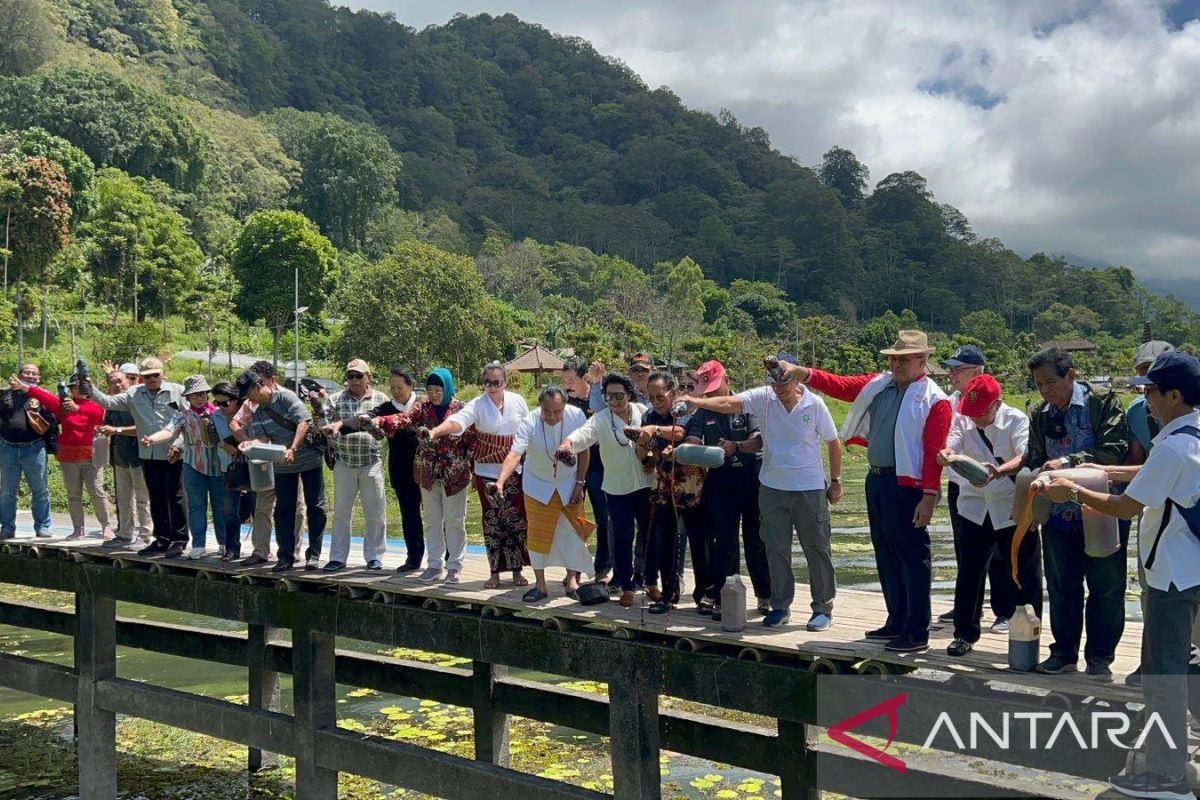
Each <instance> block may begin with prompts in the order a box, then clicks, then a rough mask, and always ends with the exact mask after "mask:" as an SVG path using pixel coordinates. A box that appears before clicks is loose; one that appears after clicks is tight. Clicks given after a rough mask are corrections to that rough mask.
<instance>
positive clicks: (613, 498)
mask: <svg viewBox="0 0 1200 800" xmlns="http://www.w3.org/2000/svg"><path fill="white" fill-rule="evenodd" d="M607 497H608V520H609V524H610V525H611V526H612V528H611V530H612V545H613V546H612V557H613V576H612V579H613V582H614V583H616V584H617V585H618V586H620V587H621V591H624V592H632V591H633V590H634V589H635V588H637V579H638V577H639V576H638V575H635V572H636V567H635V562H636V560H637V558H636V555H635V553H634V542H635V541H637V542H647V541H649V538H650V531H649V530H648V528H649V527H650V490H649V489H638V490H637V491H635V492H631V493H630V494H610V495H607Z"/></svg>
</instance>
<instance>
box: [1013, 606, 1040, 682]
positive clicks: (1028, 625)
mask: <svg viewBox="0 0 1200 800" xmlns="http://www.w3.org/2000/svg"><path fill="white" fill-rule="evenodd" d="M1041 638H1042V621H1041V620H1040V619H1038V616H1037V614H1035V613H1034V611H1033V606H1031V605H1029V604H1028V603H1027V604H1025V605H1023V606H1021V607H1020V608H1018V609H1017V613H1015V614H1013V616H1012V619H1010V620H1009V621H1008V667H1009V669H1014V670H1017V671H1018V672H1030V671H1032V670H1033V668H1034V667H1036V666H1037V663H1038V648H1039V646H1040V644H1041Z"/></svg>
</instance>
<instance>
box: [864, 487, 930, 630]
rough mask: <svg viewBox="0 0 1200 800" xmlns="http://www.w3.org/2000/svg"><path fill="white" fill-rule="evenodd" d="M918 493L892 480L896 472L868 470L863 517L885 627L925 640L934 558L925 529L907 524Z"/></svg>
mask: <svg viewBox="0 0 1200 800" xmlns="http://www.w3.org/2000/svg"><path fill="white" fill-rule="evenodd" d="M921 497H922V493H921V490H920V489H917V488H914V487H911V486H901V485H900V484H899V483H897V481H896V476H895V474H888V475H877V474H875V473H868V474H867V520H868V522H869V523H870V526H871V544H872V545H873V546H874V548H875V568H876V570H877V571H878V573H879V584H880V587H881V588H882V589H883V601H884V603H885V604H886V605H887V612H888V617H887V622H886V623H885V627H886V628H887V629H888V631H890V632H892V633H894V634H895V635H897V636H899V635H900V634H904V633H907V634H909V635H911V636H912V637H913V638H915V639H917V640H920V641H927V640H928V639H929V622H930V619H929V615H930V611H929V608H930V606H929V590H930V587H931V584H932V583H933V559H932V556H931V554H930V548H929V530H928V529H927V528H918V527H916V526H915V525H913V522H912V519H913V513H914V512H915V511H916V510H917V504H918V503H920V502H921Z"/></svg>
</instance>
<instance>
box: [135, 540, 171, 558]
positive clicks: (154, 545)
mask: <svg viewBox="0 0 1200 800" xmlns="http://www.w3.org/2000/svg"><path fill="white" fill-rule="evenodd" d="M165 552H167V546H166V545H165V544H163V543H162V542H159V541H154V542H151V543H150V545H149V546H148V547H143V548H142V549H141V550H138V551H137V554H138V555H139V556H157V555H161V554H163V553H165Z"/></svg>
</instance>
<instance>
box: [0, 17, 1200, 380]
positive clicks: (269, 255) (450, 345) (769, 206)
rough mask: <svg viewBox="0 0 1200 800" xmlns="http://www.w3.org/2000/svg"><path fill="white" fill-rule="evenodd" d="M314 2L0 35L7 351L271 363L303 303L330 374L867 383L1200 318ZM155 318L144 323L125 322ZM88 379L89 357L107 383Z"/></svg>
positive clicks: (928, 212)
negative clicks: (396, 370)
mask: <svg viewBox="0 0 1200 800" xmlns="http://www.w3.org/2000/svg"><path fill="white" fill-rule="evenodd" d="M402 22H403V21H402V20H399V21H398V20H396V19H394V18H392V17H390V16H388V15H379V14H375V13H372V12H366V11H360V12H351V11H349V10H347V9H345V8H334V7H331V6H330V5H329V4H328V3H327V2H326V1H325V0H206V1H205V2H201V0H5V2H4V3H3V4H2V5H0V224H3V226H4V228H3V239H0V247H2V248H3V257H4V300H5V302H4V305H3V307H2V308H0V317H2V318H3V319H0V341H4V342H10V341H11V340H12V339H13V338H14V336H18V335H19V336H22V337H25V338H26V339H27V341H26V345H27V346H28V345H29V344H30V342H34V343H36V342H37V339H38V337H37V335H36V332H37V331H38V330H39V329H40V330H41V331H42V332H43V333H42V338H43V340H44V336H45V333H44V331H45V329H46V326H47V325H48V323H49V321H50V320H51V319H56V318H58V317H59V316H62V315H69V314H71V313H75V312H82V311H85V310H87V309H91V310H92V312H93V313H95V312H96V311H97V310H98V309H102V310H103V312H104V314H106V315H109V316H110V317H111V326H110V330H109V332H108V333H107V334H106V336H105V337H104V338H103V339H102V340H101V343H100V345H97V346H98V347H100V346H103V347H105V348H108V349H109V351H110V352H109V353H105V355H110V354H120V353H121V352H124V351H126V350H128V351H131V353H132V351H143V352H144V351H146V350H152V349H155V346H156V344H155V343H156V341H158V339H156V331H157V327H156V326H155V324H154V322H153V320H155V319H158V318H165V317H167V316H170V315H183V316H184V317H185V318H186V320H187V324H188V325H189V327H190V328H191V329H192V330H193V331H194V332H196V333H197V334H198V335H200V336H202V338H204V339H206V340H207V342H208V344H209V345H210V346H212V347H216V346H218V345H224V343H225V342H226V341H227V339H228V340H232V334H231V333H230V329H231V326H232V325H233V321H234V320H240V321H241V323H242V324H243V325H244V324H255V325H256V324H260V323H261V324H264V325H266V326H268V327H270V328H271V329H273V331H274V333H275V337H274V344H275V347H276V348H277V349H278V347H279V346H280V341H281V339H283V341H284V343H285V344H286V335H285V328H286V326H287V325H289V324H290V323H291V320H292V284H291V279H292V274H293V270H294V269H299V270H300V274H301V283H302V285H301V295H302V296H301V304H302V305H306V306H308V307H309V312H308V314H307V315H306V316H305V318H304V322H305V325H306V326H307V328H308V330H309V331H310V335H309V336H307V337H306V338H305V342H306V350H307V352H306V353H305V354H304V355H305V356H307V357H310V358H330V359H332V358H344V357H346V356H348V355H351V354H354V355H362V356H365V357H367V358H370V359H373V360H378V361H383V362H385V363H390V362H394V361H405V362H407V363H411V364H412V365H414V366H415V367H417V368H424V367H426V366H429V365H431V364H433V363H435V362H442V363H448V364H450V365H451V366H454V367H456V368H458V369H471V370H474V368H475V367H476V366H478V365H479V364H480V363H482V362H483V361H485V360H487V359H489V358H491V357H493V356H497V355H506V354H511V353H512V351H513V349H514V347H515V344H514V343H515V342H516V340H517V339H518V338H519V337H524V338H526V339H536V340H538V341H541V342H543V343H545V344H547V345H549V346H551V347H567V346H570V347H574V348H575V349H576V350H577V351H579V352H580V353H581V354H584V355H589V356H590V355H596V356H600V357H606V358H615V357H617V356H618V355H619V354H620V353H622V352H625V353H628V352H631V351H633V350H638V349H653V350H654V351H655V352H656V353H659V354H660V356H666V355H668V354H670V355H672V356H673V357H674V358H676V359H682V360H695V359H697V358H700V357H711V356H717V357H721V358H725V359H726V360H728V361H729V362H731V364H733V365H734V366H735V368H740V369H749V368H750V365H751V364H752V363H753V362H754V360H755V359H756V358H757V356H758V355H760V354H761V353H762V352H764V351H765V350H767V349H769V348H774V347H778V346H784V347H787V348H789V349H794V350H797V351H799V352H800V353H801V354H803V355H804V356H805V357H806V358H810V359H812V360H814V361H816V362H818V363H821V364H824V365H826V366H831V367H833V368H836V369H866V368H870V367H872V366H873V365H874V364H875V360H876V356H875V355H874V353H875V351H876V350H877V349H878V347H879V346H880V345H881V344H884V343H885V342H887V341H888V340H890V338H891V336H893V335H894V332H895V330H896V329H898V328H899V327H901V326H902V325H921V326H922V327H925V328H927V329H929V330H932V331H936V332H937V334H938V335H937V336H936V337H935V338H936V341H937V343H938V344H939V346H940V347H942V348H943V349H949V348H950V347H952V346H953V344H954V342H955V341H977V342H980V343H982V344H983V345H984V346H985V349H986V351H987V352H988V353H989V355H990V356H991V358H992V359H993V360H994V361H996V362H997V363H998V365H999V366H1000V367H1001V369H1005V368H1007V369H1009V370H1012V369H1015V368H1017V367H1018V366H1019V364H1020V363H1021V361H1022V360H1023V358H1024V357H1025V356H1027V355H1028V354H1029V353H1030V352H1031V351H1032V350H1033V349H1035V348H1036V347H1037V345H1038V344H1039V343H1040V342H1042V341H1045V340H1048V339H1053V338H1065V337H1076V336H1082V337H1088V338H1090V339H1092V340H1093V341H1094V342H1095V343H1096V344H1097V345H1098V346H1099V348H1100V351H1099V354H1098V355H1097V356H1096V357H1095V358H1094V359H1092V360H1091V361H1090V362H1089V363H1088V364H1086V366H1087V367H1088V368H1090V369H1094V370H1105V371H1108V370H1111V371H1114V372H1115V373H1117V374H1122V373H1125V372H1128V371H1129V364H1128V362H1129V360H1130V357H1131V355H1132V350H1133V347H1134V346H1135V344H1136V343H1137V342H1138V341H1140V339H1141V337H1142V336H1143V333H1144V331H1146V330H1147V329H1149V330H1151V331H1152V332H1153V334H1154V335H1155V336H1157V337H1161V338H1166V339H1170V340H1172V341H1174V342H1176V343H1179V344H1182V345H1191V346H1193V347H1194V346H1195V344H1196V343H1198V342H1200V319H1198V318H1197V315H1195V314H1194V313H1192V312H1191V311H1189V310H1188V309H1187V308H1186V307H1185V306H1184V305H1183V304H1182V303H1180V302H1178V301H1176V300H1174V299H1173V298H1163V297H1160V296H1158V295H1155V294H1153V293H1151V292H1149V291H1147V290H1146V289H1145V288H1144V287H1142V286H1140V285H1139V284H1138V283H1137V282H1136V280H1135V279H1134V277H1133V274H1132V272H1131V271H1130V270H1129V269H1128V268H1125V267H1113V268H1108V269H1102V270H1089V269H1082V268H1077V267H1073V266H1070V265H1068V264H1066V263H1065V262H1064V261H1063V260H1062V259H1059V258H1053V257H1049V256H1046V255H1043V254H1037V255H1035V256H1033V257H1032V258H1029V259H1023V258H1021V257H1019V256H1018V255H1017V254H1015V253H1013V252H1012V251H1010V250H1008V249H1007V248H1006V247H1005V246H1004V245H1003V244H1002V243H1001V242H999V241H997V240H995V239H987V238H980V237H978V236H977V235H976V234H975V233H974V231H973V230H972V228H971V224H970V222H969V220H967V219H966V217H965V216H964V215H963V214H962V213H961V212H959V211H958V210H956V209H955V208H953V207H951V206H949V205H947V204H944V203H939V202H938V201H937V199H936V198H935V197H934V196H933V194H932V192H931V191H930V190H929V188H928V186H927V185H926V182H925V180H924V179H923V178H922V177H921V176H920V175H919V174H917V173H915V172H900V173H895V174H891V175H887V176H882V178H881V179H880V180H878V181H875V182H873V181H872V176H871V175H870V173H869V169H868V166H867V165H865V164H862V163H861V162H860V161H859V160H858V158H857V157H856V156H855V155H854V154H853V153H851V152H850V151H848V150H845V149H843V148H840V147H831V148H830V150H829V151H828V152H827V153H826V154H825V157H824V159H823V160H822V162H821V163H820V164H816V165H803V164H800V163H797V162H796V161H795V160H794V159H792V158H789V157H788V156H786V155H783V154H781V153H780V152H778V151H777V150H774V149H772V147H771V144H770V140H769V137H768V133H767V132H766V131H764V130H762V129H761V128H748V127H745V126H743V125H742V124H740V123H739V122H738V121H737V119H735V118H734V117H733V115H732V114H730V113H728V112H721V113H720V114H718V115H713V114H710V113H707V112H702V111H695V110H691V109H688V108H686V107H685V106H684V105H683V104H682V102H681V101H680V100H679V98H677V97H676V96H675V95H674V94H672V93H671V91H670V90H669V89H668V88H665V87H663V88H659V89H654V90H652V89H650V88H649V87H647V86H646V85H645V84H644V83H643V82H642V81H641V80H640V79H639V78H638V76H637V75H635V74H634V73H633V72H632V71H631V70H630V69H628V68H627V67H626V66H625V65H623V64H621V63H620V62H618V61H616V60H614V59H612V58H608V57H605V56H603V55H601V54H599V53H597V52H596V51H595V50H594V49H593V48H592V46H591V45H590V44H589V43H588V42H586V41H584V40H582V39H578V38H572V37H569V36H561V35H555V34H553V33H551V32H549V31H547V30H545V29H544V28H541V27H539V26H536V25H530V24H527V23H524V22H522V21H520V20H518V19H516V18H515V17H512V16H503V17H491V16H488V15H480V16H477V17H466V16H456V17H454V18H453V19H451V20H450V21H449V22H448V23H447V24H446V25H444V26H433V27H429V28H427V29H425V30H422V31H416V30H414V29H412V28H410V27H406V26H404V25H403V24H402ZM130 320H138V322H130ZM96 355H100V354H96Z"/></svg>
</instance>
